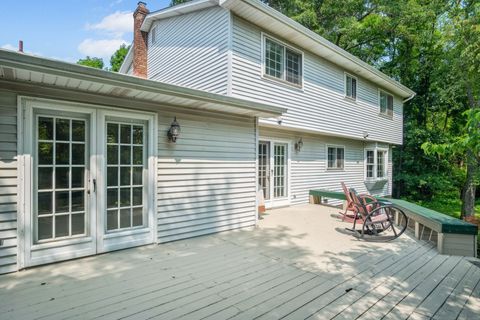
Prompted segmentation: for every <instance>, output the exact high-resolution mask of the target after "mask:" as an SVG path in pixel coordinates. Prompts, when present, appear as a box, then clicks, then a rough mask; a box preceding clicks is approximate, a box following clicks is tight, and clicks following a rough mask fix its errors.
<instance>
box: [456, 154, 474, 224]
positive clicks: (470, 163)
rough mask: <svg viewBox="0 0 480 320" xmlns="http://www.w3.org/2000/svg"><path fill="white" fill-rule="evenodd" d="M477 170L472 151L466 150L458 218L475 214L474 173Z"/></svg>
mask: <svg viewBox="0 0 480 320" xmlns="http://www.w3.org/2000/svg"><path fill="white" fill-rule="evenodd" d="M477 170H478V162H477V159H476V158H475V155H474V154H473V152H472V151H470V150H468V151H467V177H466V179H465V184H464V185H463V192H462V212H461V216H460V218H462V219H464V218H466V217H471V216H474V215H475V191H476V185H475V175H476V173H477Z"/></svg>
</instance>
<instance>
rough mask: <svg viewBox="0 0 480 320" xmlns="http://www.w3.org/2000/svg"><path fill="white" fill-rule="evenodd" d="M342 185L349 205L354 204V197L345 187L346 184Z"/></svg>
mask: <svg viewBox="0 0 480 320" xmlns="http://www.w3.org/2000/svg"><path fill="white" fill-rule="evenodd" d="M341 184H342V189H343V193H345V198H346V199H347V202H348V203H350V202H353V200H352V197H351V196H350V192H349V191H348V188H347V186H346V185H345V183H344V182H341Z"/></svg>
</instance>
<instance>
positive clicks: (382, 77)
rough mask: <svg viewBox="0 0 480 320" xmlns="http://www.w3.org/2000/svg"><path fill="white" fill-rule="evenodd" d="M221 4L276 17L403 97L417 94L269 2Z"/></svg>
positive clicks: (250, 0) (229, 0)
mask: <svg viewBox="0 0 480 320" xmlns="http://www.w3.org/2000/svg"><path fill="white" fill-rule="evenodd" d="M219 5H220V6H221V7H224V8H226V9H229V10H231V11H232V12H234V13H235V9H236V8H237V7H240V6H242V5H246V6H248V9H249V10H255V11H257V12H259V13H261V14H263V15H265V17H269V18H271V19H274V20H276V21H278V22H280V23H282V24H283V25H285V27H288V28H291V29H292V31H294V32H297V33H298V34H299V35H301V36H304V37H306V38H308V39H309V40H311V41H314V42H316V43H317V44H318V45H319V46H321V47H320V48H322V49H323V50H324V51H330V52H331V54H332V55H336V56H338V57H341V58H342V59H345V60H347V61H349V62H351V63H352V64H354V65H355V66H356V67H358V68H360V69H362V70H364V71H366V72H367V73H369V74H371V75H372V76H374V77H375V78H377V82H383V83H384V84H388V85H390V86H392V87H395V88H397V90H398V91H399V92H402V93H403V94H401V95H400V94H399V93H396V94H397V95H400V96H402V97H410V96H412V95H414V94H415V92H414V91H412V90H410V89H409V88H407V87H406V86H404V85H402V84H401V83H399V82H398V81H396V80H394V79H392V78H390V77H389V76H387V75H386V74H384V73H383V72H381V71H380V70H378V69H376V68H374V67H373V66H371V65H369V64H368V63H366V62H364V61H363V60H361V59H359V58H357V57H356V56H354V55H352V54H350V53H349V52H347V51H345V50H343V49H342V48H340V47H338V46H337V45H335V44H333V43H331V42H330V41H328V40H327V39H325V38H323V37H322V36H320V35H318V34H317V33H315V32H313V31H312V30H310V29H308V28H306V27H304V26H303V25H301V24H300V23H298V22H296V21H294V20H292V19H291V18H289V17H287V16H285V15H284V14H282V13H280V12H278V11H277V10H275V9H273V8H272V7H270V6H268V5H267V4H265V3H263V2H261V1H259V0H220V2H219ZM250 22H252V23H254V24H256V22H255V21H252V20H251V21H250ZM257 24H258V23H257ZM305 47H306V46H305ZM326 56H328V55H326ZM324 58H326V59H328V58H327V57H324ZM332 62H333V63H335V64H337V65H340V66H341V64H340V63H338V62H334V61H332Z"/></svg>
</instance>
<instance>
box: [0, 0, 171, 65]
mask: <svg viewBox="0 0 480 320" xmlns="http://www.w3.org/2000/svg"><path fill="white" fill-rule="evenodd" d="M137 2H138V0H20V1H7V0H1V1H0V12H2V18H1V19H0V47H1V48H6V49H14V50H17V48H18V40H23V42H24V50H25V51H26V52H29V53H32V54H36V55H40V56H45V57H49V58H54V59H59V60H64V61H68V62H76V61H77V60H78V59H80V58H83V57H85V56H87V55H90V56H97V57H101V58H103V60H104V62H105V64H106V65H108V64H109V61H108V60H109V57H110V55H111V54H112V53H113V51H115V50H116V49H117V48H118V47H119V46H120V44H121V43H128V44H129V43H131V41H132V37H133V34H132V31H131V30H132V28H133V18H132V12H133V11H134V10H135V8H136V6H137ZM144 2H146V3H147V7H148V8H149V9H150V11H156V10H159V9H162V8H164V7H166V6H168V4H169V3H170V0H150V1H149V0H146V1H144Z"/></svg>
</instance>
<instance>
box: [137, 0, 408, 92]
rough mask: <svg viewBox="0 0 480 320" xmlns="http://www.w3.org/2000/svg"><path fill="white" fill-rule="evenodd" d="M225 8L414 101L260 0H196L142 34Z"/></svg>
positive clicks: (156, 15)
mask: <svg viewBox="0 0 480 320" xmlns="http://www.w3.org/2000/svg"><path fill="white" fill-rule="evenodd" d="M218 5H219V6H221V7H223V8H226V9H228V10H230V11H231V12H233V13H234V14H235V15H237V16H239V17H241V18H243V19H245V20H247V21H250V22H251V23H253V24H255V25H257V26H259V27H261V28H262V29H264V30H266V31H268V32H271V33H273V34H275V35H277V36H279V37H281V38H283V39H285V40H287V41H289V42H291V43H292V44H294V45H296V46H298V47H299V48H302V49H305V50H308V51H310V52H312V53H313V54H315V55H318V56H320V57H322V58H324V59H326V60H328V61H330V62H332V63H334V64H336V65H339V66H341V67H342V68H345V70H346V71H349V72H351V73H353V74H356V75H359V76H361V77H363V78H364V79H367V80H369V81H371V82H373V83H375V84H377V85H378V86H379V87H381V88H383V89H384V90H387V91H390V92H391V93H393V94H395V95H397V96H399V97H402V98H404V99H409V98H412V97H413V96H414V95H415V92H413V91H412V90H410V89H409V88H407V87H406V86H404V85H402V84H401V83H399V82H398V81H395V80H394V79H392V78H390V77H389V76H387V75H386V74H384V73H382V72H381V71H379V70H377V69H376V68H374V67H373V66H371V65H369V64H368V63H366V62H364V61H362V60H360V59H359V58H357V57H355V56H354V55H352V54H350V53H348V52H347V51H345V50H343V49H342V48H340V47H338V46H336V45H335V44H333V43H331V42H330V41H328V40H327V39H325V38H323V37H321V36H319V35H318V34H316V33H315V32H313V31H311V30H309V29H308V28H305V27H304V26H302V25H301V24H299V23H298V22H295V21H294V20H292V19H290V18H288V17H287V16H285V15H283V14H282V13H280V12H278V11H277V10H275V9H273V8H271V7H269V6H268V5H266V4H265V3H263V2H261V1H259V0H195V1H189V2H186V3H183V4H180V5H176V6H173V7H169V8H166V9H163V10H159V11H155V12H152V13H150V14H148V15H147V17H146V18H145V21H144V22H143V24H142V27H141V29H142V31H145V32H148V31H150V28H151V26H152V24H153V22H154V21H155V20H160V19H165V18H169V17H174V16H179V15H182V14H186V13H190V12H193V11H197V10H202V9H205V8H209V7H214V6H218Z"/></svg>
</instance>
